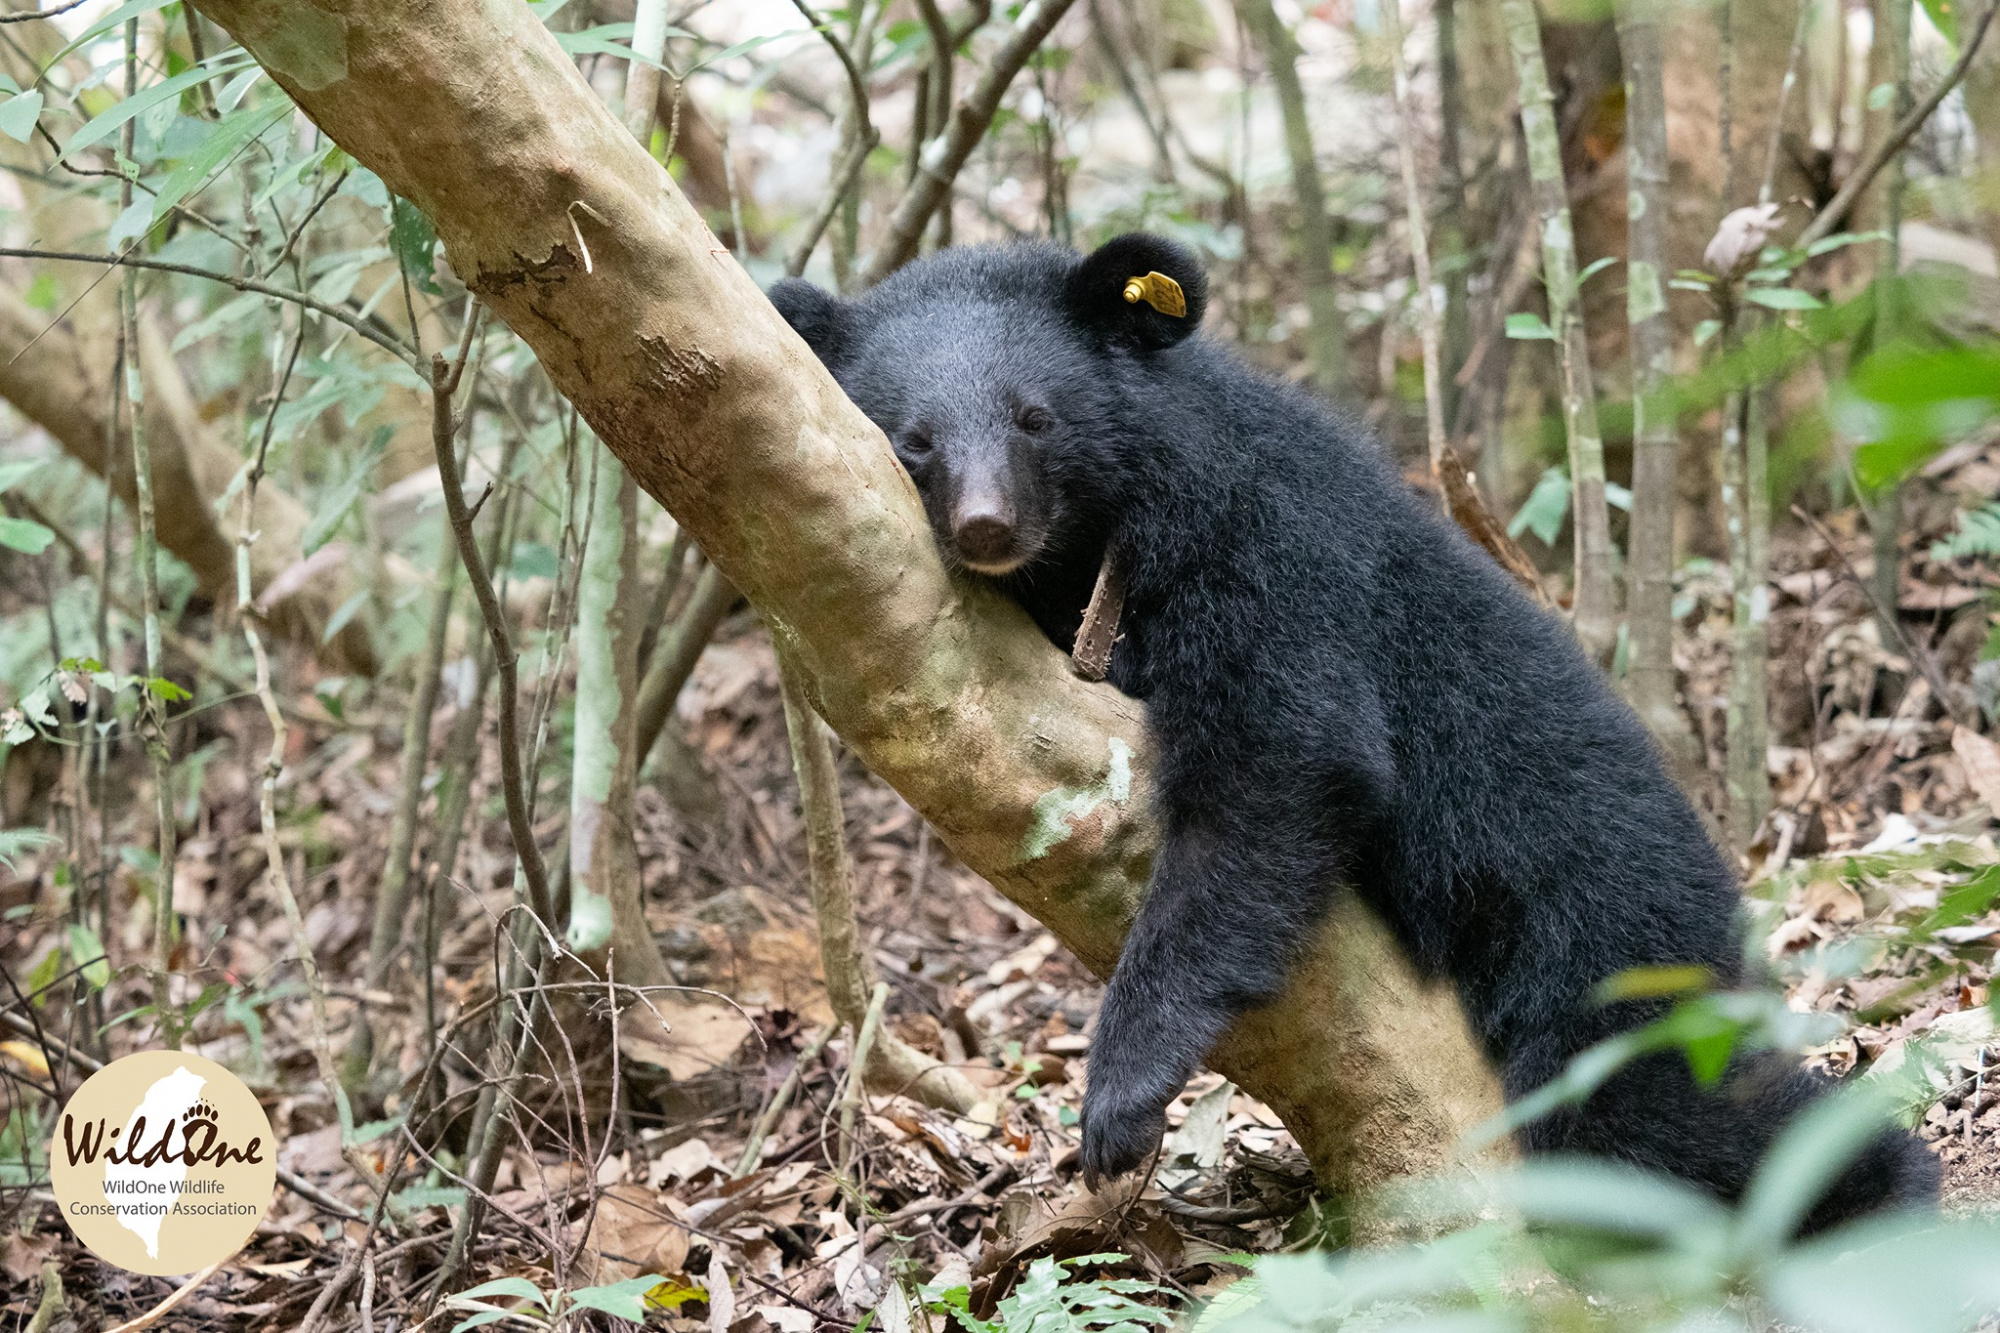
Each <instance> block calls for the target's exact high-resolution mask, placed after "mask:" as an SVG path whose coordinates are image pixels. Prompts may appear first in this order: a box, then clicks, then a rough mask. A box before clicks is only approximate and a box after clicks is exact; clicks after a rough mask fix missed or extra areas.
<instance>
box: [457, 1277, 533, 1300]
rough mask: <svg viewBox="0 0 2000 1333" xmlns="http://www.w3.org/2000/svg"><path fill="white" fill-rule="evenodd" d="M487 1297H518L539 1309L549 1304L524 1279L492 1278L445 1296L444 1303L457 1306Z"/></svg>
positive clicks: (531, 1284)
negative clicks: (456, 1293) (455, 1293)
mask: <svg viewBox="0 0 2000 1333" xmlns="http://www.w3.org/2000/svg"><path fill="white" fill-rule="evenodd" d="M488 1296H518V1297H520V1298H521V1299H522V1300H524V1301H531V1302H533V1303H534V1304H535V1305H537V1306H541V1307H546V1306H547V1305H548V1303H549V1298H548V1297H546V1296H544V1295H543V1294H542V1289H541V1288H540V1287H538V1286H536V1285H535V1284H534V1283H532V1282H530V1281H528V1279H526V1278H524V1277H498V1278H494V1279H493V1280H492V1281H491V1282H482V1283H480V1284H479V1285H478V1286H476V1287H473V1288H470V1289H469V1290H466V1291H461V1292H459V1293H458V1295H456V1296H447V1297H445V1302H444V1303H445V1304H446V1305H458V1304H459V1303H461V1302H465V1301H478V1300H483V1299H484V1298H486V1297H488Z"/></svg>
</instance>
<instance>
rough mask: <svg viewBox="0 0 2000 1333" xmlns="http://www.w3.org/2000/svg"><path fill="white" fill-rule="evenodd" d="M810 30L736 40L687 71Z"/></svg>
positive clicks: (731, 57) (704, 66) (718, 62)
mask: <svg viewBox="0 0 2000 1333" xmlns="http://www.w3.org/2000/svg"><path fill="white" fill-rule="evenodd" d="M811 31H812V29H811V28H792V29H790V30H789V31H786V32H774V33H771V34H770V35H768V36H765V37H752V38H751V39H750V40H749V41H747V42H738V43H736V45H734V46H725V47H723V48H722V49H721V50H720V51H717V52H716V53H715V54H714V55H712V56H709V57H707V58H706V59H704V60H702V61H701V62H700V63H698V64H696V65H693V66H690V67H689V69H688V73H690V74H692V73H694V72H695V70H698V69H707V68H708V67H709V66H710V65H719V64H721V63H722V62H723V61H725V60H734V59H735V58H736V57H738V56H747V55H749V54H750V53H751V52H752V51H755V50H756V49H757V48H758V47H760V46H764V45H766V44H768V43H770V42H779V41H783V40H784V39H785V38H787V37H801V36H804V35H805V34H806V33H809V32H811Z"/></svg>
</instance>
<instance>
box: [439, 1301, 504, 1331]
mask: <svg viewBox="0 0 2000 1333" xmlns="http://www.w3.org/2000/svg"><path fill="white" fill-rule="evenodd" d="M445 1304H446V1305H449V1304H451V1302H450V1301H446V1302H445ZM509 1317H511V1313H510V1312H509V1311H507V1310H481V1311H480V1312H479V1313H478V1314H475V1315H468V1316H466V1317H465V1318H464V1319H461V1320H459V1321H458V1322H457V1323H456V1324H453V1325H452V1326H451V1333H464V1330H465V1329H468V1328H478V1327H479V1326H480V1325H481V1324H493V1323H498V1322H499V1321H500V1320H502V1319H506V1318H509Z"/></svg>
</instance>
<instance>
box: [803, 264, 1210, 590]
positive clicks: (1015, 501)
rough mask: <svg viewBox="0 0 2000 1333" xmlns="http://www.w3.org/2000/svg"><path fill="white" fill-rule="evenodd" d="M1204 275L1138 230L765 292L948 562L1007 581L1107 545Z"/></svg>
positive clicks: (1203, 288) (1202, 299)
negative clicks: (890, 450) (852, 289)
mask: <svg viewBox="0 0 2000 1333" xmlns="http://www.w3.org/2000/svg"><path fill="white" fill-rule="evenodd" d="M1163 278H1164V279H1166V281H1164V282H1163V281H1161V279H1163ZM1207 286H1208V284H1207V278H1206V275H1205V274H1204V273H1203V272H1202V269H1201V265H1200V262H1199V261H1198V260H1197V259H1196V258H1195V256H1194V255H1193V253H1192V252H1190V251H1189V250H1188V249H1187V248H1186V247H1184V246H1181V245H1179V244H1176V243H1175V242H1173V241H1169V240H1166V239H1164V238H1161V237H1158V236H1150V235H1144V234H1139V233H1134V234H1131V235H1125V236H1120V237H1118V238H1117V239H1115V240H1112V241H1109V242H1107V243H1106V244H1105V245H1103V246H1102V247H1101V248H1099V249H1098V250H1096V251H1095V252H1093V253H1092V254H1090V255H1088V256H1081V255H1078V254H1076V253H1075V252H1074V251H1071V250H1068V249H1064V248H1062V247H1059V246H1053V245H1047V244H1037V243H1025V242H1024V243H1019V244H1015V245H1008V246H978V247H963V248H958V249H950V250H944V251H940V252H939V253H937V254H935V255H931V256H928V257H926V258H924V259H921V260H918V261H917V262H915V263H913V264H910V265H908V266H907V267H905V268H903V269H901V270H899V271H898V272H896V273H895V274H893V275H891V276H890V277H889V278H888V279H887V280H885V281H884V282H882V283H881V284H880V285H879V286H877V287H875V288H873V289H872V290H870V291H868V292H867V293H865V294H863V295H862V296H859V297H857V298H854V299H852V300H841V299H840V298H838V297H835V296H833V295H830V294H829V293H827V292H825V291H823V290H821V289H820V288H818V287H815V286H813V285H812V284H811V283H808V282H802V281H799V280H797V279H786V280H785V281H783V282H780V283H778V284H777V285H776V286H774V287H772V289H771V293H770V295H771V301H772V303H773V304H774V305H776V306H777V308H778V311H779V313H780V314H782V315H783V316H784V317H785V319H786V321H787V322H788V323H790V324H791V326H792V328H793V329H795V330H796V331H797V332H798V333H799V335H800V336H801V337H803V338H804V339H805V340H806V342H807V344H808V345H810V346H811V348H812V349H813V351H814V352H815V353H816V354H817V355H818V356H819V359H820V361H821V362H822V363H823V364H824V365H825V366H826V368H827V369H828V370H829V371H831V372H832V373H833V376H834V378H835V379H836V380H838V381H839V383H840V386H841V388H842V389H843V390H844V391H845V392H846V393H847V396H848V397H849V398H850V399H852V400H853V401H854V403H855V405H856V406H857V407H859V408H860V409H861V410H862V411H863V412H864V413H866V414H867V416H868V418H869V419H870V420H871V421H873V422H874V423H875V424H876V425H877V426H879V427H881V429H882V432H883V433H884V434H885V435H887V436H888V437H889V441H890V443H891V444H892V445H893V446H894V447H895V450H896V457H897V458H898V459H899V460H900V461H901V462H902V464H903V467H904V469H905V470H906V471H907V472H908V473H909V474H910V477H911V479H912V480H913V481H915V483H916V486H917V490H918V492H919V494H921V495H922V497H923V501H924V509H925V512H926V514H927V515H928V516H929V519H930V523H931V526H932V528H933V530H934V531H935V533H936V535H937V541H938V546H939V548H940V549H941V550H942V551H943V552H944V553H945V556H946V557H947V559H948V560H950V561H951V562H952V563H954V564H956V565H958V566H960V567H962V568H965V569H969V570H972V571H974V572H976V573H979V574H985V575H988V576H992V577H1001V576H1005V575H1009V574H1012V573H1014V572H1016V571H1018V570H1022V569H1025V568H1027V567H1030V566H1033V565H1035V564H1036V563H1037V562H1040V561H1044V560H1049V559H1054V558H1059V557H1062V556H1064V555H1066V554H1070V553H1072V552H1073V551H1074V550H1075V549H1076V548H1078V547H1080V546H1083V545H1085V544H1088V543H1090V542H1092V541H1096V542H1098V543H1100V544H1101V542H1102V539H1103V537H1104V536H1105V529H1106V527H1107V523H1106V521H1105V516H1106V515H1108V514H1110V513H1114V512H1116V510H1117V507H1118V504H1119V502H1120V500H1121V497H1122V495H1123V494H1125V493H1126V488H1128V487H1129V486H1130V484H1131V481H1132V479H1133V472H1134V469H1135V467H1136V466H1137V465H1138V457H1137V455H1138V453H1139V452H1140V450H1139V449H1138V448H1137V447H1136V441H1137V440H1138V439H1139V438H1141V437H1142V436H1143V435H1144V433H1145V430H1146V426H1147V420H1148V419H1147V410H1146V409H1147V404H1146V385H1147V381H1148V379H1149V378H1150V377H1151V376H1153V375H1155V374H1159V373H1162V372H1163V371H1166V370H1167V368H1166V367H1165V366H1163V365H1162V364H1161V360H1162V358H1164V357H1165V356H1166V355H1167V354H1169V353H1170V351H1171V349H1173V348H1174V347H1175V346H1177V345H1178V344H1180V343H1181V342H1182V341H1183V340H1184V339H1186V338H1187V337H1188V336H1189V335H1190V334H1192V333H1193V332H1195V330H1196V329H1197V328H1198V327H1199V325H1200V323H1201V315H1202V310H1203V307H1204V305H1205V303H1206V299H1207Z"/></svg>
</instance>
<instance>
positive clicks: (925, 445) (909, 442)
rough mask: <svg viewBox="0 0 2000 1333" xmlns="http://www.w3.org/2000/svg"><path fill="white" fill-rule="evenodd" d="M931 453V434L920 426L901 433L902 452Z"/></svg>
mask: <svg viewBox="0 0 2000 1333" xmlns="http://www.w3.org/2000/svg"><path fill="white" fill-rule="evenodd" d="M930 451H931V433H930V432H929V431H927V430H925V429H924V428H923V427H922V426H918V427H916V428H915V429H912V430H908V431H905V432H903V452H904V453H909V454H927V453H929V452H930Z"/></svg>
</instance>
